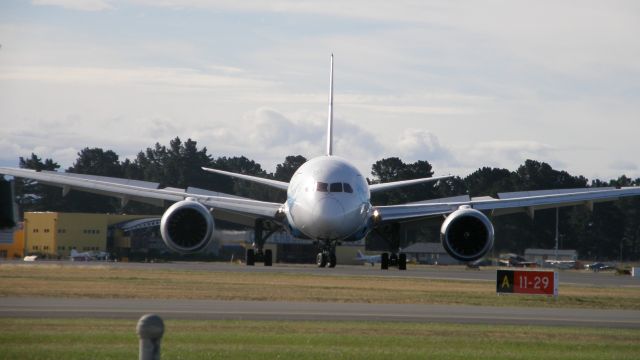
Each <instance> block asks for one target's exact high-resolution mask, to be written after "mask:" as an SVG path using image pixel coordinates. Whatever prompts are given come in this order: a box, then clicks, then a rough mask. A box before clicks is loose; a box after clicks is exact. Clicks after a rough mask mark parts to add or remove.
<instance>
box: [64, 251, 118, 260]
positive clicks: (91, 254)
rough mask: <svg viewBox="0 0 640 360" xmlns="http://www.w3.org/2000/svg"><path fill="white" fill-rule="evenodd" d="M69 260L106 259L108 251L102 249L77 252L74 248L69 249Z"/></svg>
mask: <svg viewBox="0 0 640 360" xmlns="http://www.w3.org/2000/svg"><path fill="white" fill-rule="evenodd" d="M69 259H70V260H71V261H93V260H108V259H109V253H107V252H104V251H85V252H78V251H77V250H76V249H71V253H70V254H69Z"/></svg>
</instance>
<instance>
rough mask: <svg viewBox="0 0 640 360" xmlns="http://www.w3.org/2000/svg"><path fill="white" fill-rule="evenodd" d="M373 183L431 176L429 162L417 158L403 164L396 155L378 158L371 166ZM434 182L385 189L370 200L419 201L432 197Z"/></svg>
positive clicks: (384, 201)
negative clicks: (396, 188) (412, 161)
mask: <svg viewBox="0 0 640 360" xmlns="http://www.w3.org/2000/svg"><path fill="white" fill-rule="evenodd" d="M371 174H372V175H373V177H374V179H373V183H376V184H379V183H386V182H391V181H400V180H411V179H419V178H429V177H432V176H433V171H432V167H431V164H429V162H428V161H423V160H419V161H416V162H414V163H412V164H405V163H404V162H403V161H402V160H400V159H399V158H397V157H391V158H386V159H382V160H378V161H377V162H376V163H374V164H373V165H372V166H371ZM433 195H434V184H433V183H426V184H418V185H412V186H406V187H403V188H401V189H398V190H390V191H385V192H384V193H378V194H375V196H374V197H373V199H372V201H373V202H375V203H379V204H388V205H390V204H401V203H405V202H411V201H419V200H424V199H428V198H431V197H433Z"/></svg>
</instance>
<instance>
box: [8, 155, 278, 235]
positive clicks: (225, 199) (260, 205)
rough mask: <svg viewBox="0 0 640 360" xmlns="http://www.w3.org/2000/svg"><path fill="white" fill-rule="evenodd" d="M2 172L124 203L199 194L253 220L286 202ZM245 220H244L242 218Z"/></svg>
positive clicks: (222, 214)
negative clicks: (112, 198)
mask: <svg viewBox="0 0 640 360" xmlns="http://www.w3.org/2000/svg"><path fill="white" fill-rule="evenodd" d="M0 174H4V175H10V176H14V177H19V178H26V179H33V180H36V181H38V182H39V183H42V184H47V185H53V186H58V187H61V188H62V193H63V194H64V195H66V194H67V193H68V192H69V191H70V190H80V191H84V192H90V193H95V194H100V195H106V196H112V197H116V198H119V199H120V200H121V202H122V204H123V205H125V204H126V203H127V202H128V201H129V200H133V201H138V202H143V203H147V204H151V205H156V206H163V205H164V201H171V202H176V201H181V200H184V199H186V198H187V197H190V198H195V199H197V200H198V201H199V202H200V203H202V204H203V205H205V206H208V207H211V208H213V209H214V214H215V216H216V218H220V219H222V220H228V221H237V222H239V223H241V224H243V223H247V224H252V222H251V221H250V220H251V219H257V218H267V219H273V218H274V217H275V216H276V214H277V213H278V211H279V210H280V208H281V207H282V204H279V203H271V202H265V201H258V200H253V199H247V198H243V197H239V196H233V195H229V194H224V193H219V192H213V191H209V190H204V189H198V188H192V187H190V188H187V189H177V188H160V185H159V184H158V183H152V182H147V181H138V180H129V179H120V178H113V177H106V176H93V175H84V174H73V173H60V172H57V171H35V170H29V169H17V168H5V167H0ZM242 220H244V221H242Z"/></svg>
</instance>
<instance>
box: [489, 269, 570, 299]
mask: <svg viewBox="0 0 640 360" xmlns="http://www.w3.org/2000/svg"><path fill="white" fill-rule="evenodd" d="M496 292H497V293H498V294H504V293H506V294H540V295H547V296H558V273H557V272H555V271H538V270H532V271H530V270H498V273H497V277H496Z"/></svg>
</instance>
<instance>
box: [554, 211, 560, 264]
mask: <svg viewBox="0 0 640 360" xmlns="http://www.w3.org/2000/svg"><path fill="white" fill-rule="evenodd" d="M559 212H560V208H556V251H555V253H556V254H555V255H556V260H558V218H559Z"/></svg>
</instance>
